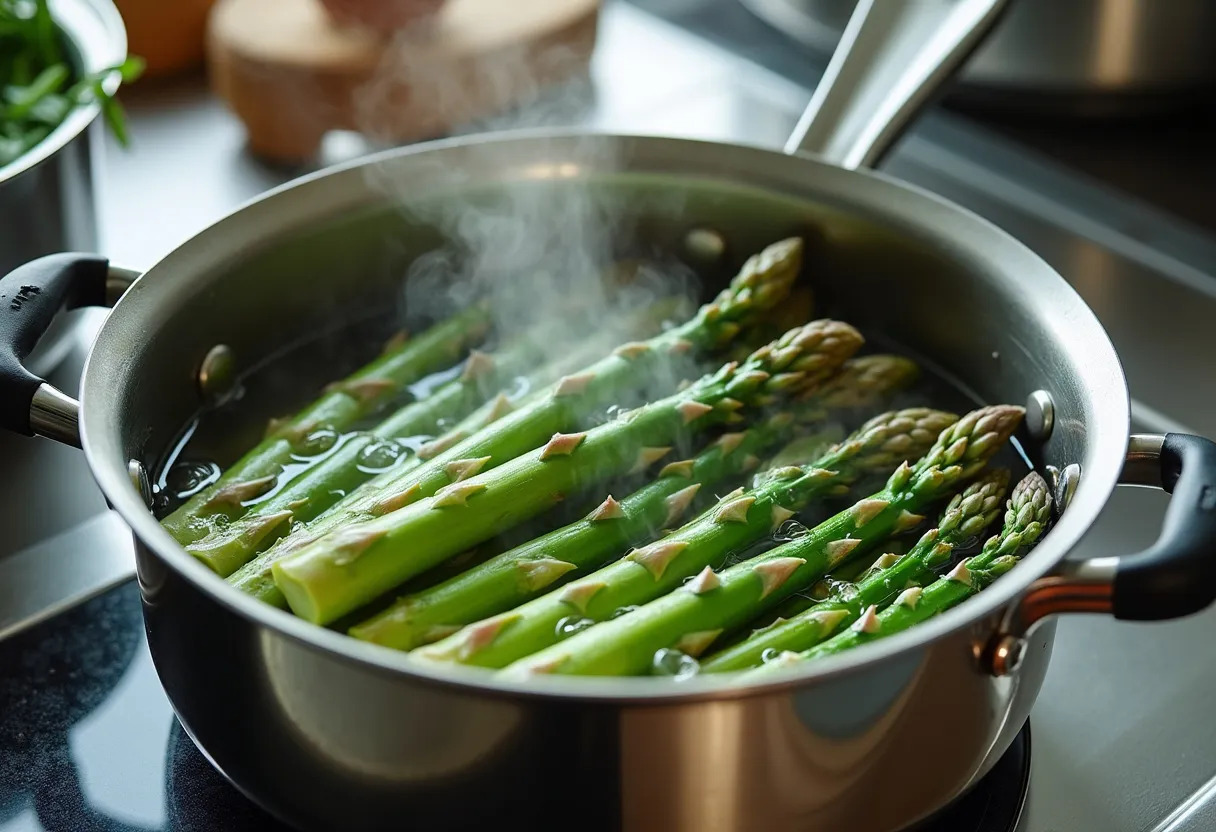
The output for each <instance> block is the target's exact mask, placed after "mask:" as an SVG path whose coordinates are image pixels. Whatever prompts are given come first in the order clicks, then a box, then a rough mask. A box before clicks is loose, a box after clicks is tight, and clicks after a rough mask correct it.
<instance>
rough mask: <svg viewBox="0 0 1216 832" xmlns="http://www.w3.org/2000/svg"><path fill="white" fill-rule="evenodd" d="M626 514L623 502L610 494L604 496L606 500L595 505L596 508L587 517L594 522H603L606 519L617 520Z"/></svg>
mask: <svg viewBox="0 0 1216 832" xmlns="http://www.w3.org/2000/svg"><path fill="white" fill-rule="evenodd" d="M624 516H625V512H624V510H623V509H622V508H621V504H620V503H619V502H617V500H616V498H615V497H613V496H612V495H611V494H609V495H608V496H607V497H605V498H604V502H602V503H600V504H599V505H598V506H596V507H595V510H594V511H592V512H591V513H590V514H589V515H587V519H588V520H590V521H591V522H592V523H602V522H604V521H605V520H617V519H619V518H621V517H624Z"/></svg>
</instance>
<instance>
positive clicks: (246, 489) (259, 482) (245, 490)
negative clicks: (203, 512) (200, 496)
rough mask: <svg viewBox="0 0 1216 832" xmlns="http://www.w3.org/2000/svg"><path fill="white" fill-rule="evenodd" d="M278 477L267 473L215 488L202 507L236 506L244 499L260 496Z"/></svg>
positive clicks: (272, 485) (271, 486)
mask: <svg viewBox="0 0 1216 832" xmlns="http://www.w3.org/2000/svg"><path fill="white" fill-rule="evenodd" d="M278 479H279V478H278V477H277V476H276V475H275V474H267V475H266V476H264V477H258V478H257V479H253V480H245V481H244V482H233V483H229V484H228V485H225V486H222V487H221V488H218V489H216V491H215V493H214V494H212V495H211V496H210V497H209V498H207V501H206V502H205V503H203V507H204V508H217V507H221V506H227V507H230V508H237V507H239V506H240V505H241V503H243V502H245V501H246V500H252V499H254V498H256V497H261V496H262V495H263V494H265V493H266V492H267V491H269V490H270V489H271V488H274V484H275V483H276V482H278Z"/></svg>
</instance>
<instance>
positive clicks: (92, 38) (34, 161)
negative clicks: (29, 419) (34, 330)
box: [0, 0, 127, 375]
mask: <svg viewBox="0 0 1216 832" xmlns="http://www.w3.org/2000/svg"><path fill="white" fill-rule="evenodd" d="M50 5H51V13H52V15H53V16H54V18H55V21H56V22H57V23H58V24H59V26H60V27H61V28H62V30H63V32H64V34H65V36H66V37H67V40H68V42H69V43H70V44H71V48H72V50H73V51H74V52H75V60H76V67H77V69H78V70H80V71H82V72H99V71H101V70H103V69H105V68H106V67H111V66H115V65H116V64H119V63H121V62H122V61H123V59H124V58H126V55H127V35H126V29H125V28H124V27H123V22H122V18H121V17H120V16H119V14H118V10H117V9H115V8H114V6H113V4H112V3H110V2H109V0H52V2H51V4H50ZM116 82H117V79H115V83H116ZM99 113H100V109H99V108H98V107H97V106H96V105H92V106H88V107H81V108H78V109H77V110H75V111H74V112H73V113H71V114H70V115H69V116H68V117H67V118H66V119H64V121H63V123H62V124H60V125H59V126H58V127H57V128H55V130H54V131H53V132H52V133H51V134H50V135H49V136H47V138H46V139H45V140H44V141H43V142H42V143H41V144H39V145H38V146H36V147H34V148H33V149H31V150H30V151H29V152H28V153H26V154H25V155H24V156H22V157H21V158H20V159H17V160H15V161H14V162H12V163H10V164H8V165H4V166H3V167H0V271H2V272H4V273H8V272H10V271H12V270H13V269H15V268H17V266H19V265H21V264H22V263H27V262H29V261H30V260H33V259H35V258H38V257H41V256H43V255H44V254H52V253H54V252H59V251H89V250H92V249H95V248H96V247H97V214H96V198H95V192H94V182H93V166H94V164H95V160H96V158H97V156H98V154H99V153H100V152H101V150H102V136H101V127H102V125H101V122H100V120H99V119H98V118H97V116H98V115H99ZM73 323H74V321H73V319H72V316H65V317H63V318H60V319H59V320H56V322H55V324H54V326H53V328H51V329H49V330H48V331H47V333H46V336H45V337H44V338H43V339H42V340H41V342H40V343H39V344H38V348H37V350H36V351H35V352H34V353H33V354H32V355H30V357H29V359H28V360H29V366H30V367H31V369H33V370H34V371H35V372H37V373H38V374H40V375H45V374H47V373H49V372H51V370H53V369H54V368H55V367H56V366H58V364H59V362H60V361H62V360H63V358H64V357H65V356H66V355H67V353H68V351H69V350H70V349H71V347H72V340H71V339H72V334H73V329H74V328H73Z"/></svg>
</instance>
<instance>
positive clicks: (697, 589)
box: [684, 566, 722, 595]
mask: <svg viewBox="0 0 1216 832" xmlns="http://www.w3.org/2000/svg"><path fill="white" fill-rule="evenodd" d="M684 586H685V587H686V588H687V589H688V591H689V592H691V593H692V594H693V595H702V594H704V593H706V592H709V591H710V590H711V589H717V588H718V587H720V586H722V579H721V578H719V577H718V573H717V572H715V571H714V570H713V567H711V566H707V567H705V568H704V569H702V570H701V571H700V572H698V573H697V575H696V577H695V578H693V579H692V580H690V581H689V582H688V583H686V584H685V585H684Z"/></svg>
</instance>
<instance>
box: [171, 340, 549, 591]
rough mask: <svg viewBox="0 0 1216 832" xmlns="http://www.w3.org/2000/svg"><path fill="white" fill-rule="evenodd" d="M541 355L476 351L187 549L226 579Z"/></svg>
mask: <svg viewBox="0 0 1216 832" xmlns="http://www.w3.org/2000/svg"><path fill="white" fill-rule="evenodd" d="M538 357H539V356H538V355H537V350H536V349H535V348H534V347H532V346H529V345H527V344H517V345H515V346H513V347H511V348H509V349H507V350H504V351H502V352H501V353H499V354H490V353H484V352H479V351H477V350H474V351H473V352H472V353H470V355H469V357H468V359H467V360H466V361H465V363H464V367H463V369H462V370H461V373H460V375H459V376H458V377H457V378H455V379H452V380H451V381H449V382H447V383H446V384H444V385H442V386H441V387H439V388H438V389H437V390H435V392H434V393H432V394H431V395H429V396H427V397H426V398H423V399H420V400H418V401H414V402H411V403H409V404H407V405H406V406H404V407H402V408H400V409H399V410H397V411H396V412H394V413H393V414H391V415H390V416H389V417H388V418H386V419H385V420H384V421H383V422H381V423H380V424H379V425H377V426H376V427H374V428H372V429H371V430H370V431H368V432H366V433H362V434H359V435H356V436H352V437H349V438H348V439H347V440H346V441H344V442H343V443H342V445H341V447H339V448H337V449H336V450H335V451H334V452H333V453H331V454H330V455H329V456H327V457H326V458H325V459H324V460H322V461H321V462H319V463H317V464H316V465H314V466H312V467H311V468H309V469H308V470H307V471H305V472H304V473H302V474H300V475H299V476H297V477H295V478H293V479H292V480H291V481H290V482H288V483H287V484H286V485H284V486H283V487H281V488H279V489H278V490H277V491H275V492H274V493H273V494H272V495H271V496H270V497H268V498H266V499H263V500H260V501H259V502H257V503H255V504H254V505H252V506H250V507H249V509H248V511H247V512H246V513H245V516H244V517H241V518H240V519H239V520H235V521H234V522H232V523H229V524H228V525H226V526H225V527H223V528H221V529H218V530H217V531H215V532H214V533H212V534H209V535H207V536H206V537H204V538H203V539H201V540H198V541H195V542H192V543H188V544H186V551H188V552H189V553H190V554H192V555H194V557H195V558H197V559H198V560H200V561H202V562H203V563H205V564H207V566H209V567H210V568H211V569H212V570H213V571H215V572H216V573H217V574H219V575H221V576H222V577H227V576H228V575H230V574H232V572H234V571H235V570H236V569H237V568H239V567H240V566H242V565H243V564H244V563H246V562H247V561H248V560H249V558H250V557H251V556H252V555H253V553H254V551H256V549H257V548H258V546H259V545H260V544H261V543H262V542H263V540H265V538H266V537H267V535H270V534H272V533H273V532H274V531H275V530H276V529H277V528H278V527H280V526H281V524H282V523H283V521H284V520H287V519H289V518H290V520H291V521H293V522H302V523H306V522H308V521H309V520H312V519H314V518H315V517H316V516H317V515H319V514H321V513H322V512H323V511H325V510H326V509H328V508H330V507H331V506H332V505H333V504H334V503H336V502H337V501H338V500H339V499H341V497H342V495H344V494H345V493H346V492H348V491H350V490H351V489H353V488H355V487H357V486H358V485H360V484H361V483H363V482H364V481H366V480H368V479H370V478H371V477H372V476H373V475H374V474H375V473H376V472H375V470H374V467H376V466H378V467H381V468H385V467H392V466H394V465H395V464H397V463H398V460H399V458H400V457H401V456H402V455H404V454H405V453H406V449H405V448H404V447H403V446H402V445H399V444H397V442H395V441H394V440H396V439H401V438H406V437H413V436H418V435H419V434H426V433H429V432H432V431H433V430H434V428H435V426H436V424H438V422H439V420H441V419H444V418H448V417H450V416H453V415H459V416H463V415H464V414H466V413H467V412H468V410H469V409H470V408H472V407H474V406H476V404H477V403H478V401H479V400H481V399H484V398H485V397H486V394H487V393H488V392H492V391H494V390H497V389H499V388H500V387H501V385H502V384H504V383H506V382H508V381H509V380H510V379H511V378H512V377H514V376H516V375H517V374H518V373H519V372H520V371H521V370H523V369H525V368H526V367H528V366H529V364H532V363H534V362H535V361H536V360H537V359H538ZM415 458H416V457H415Z"/></svg>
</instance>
